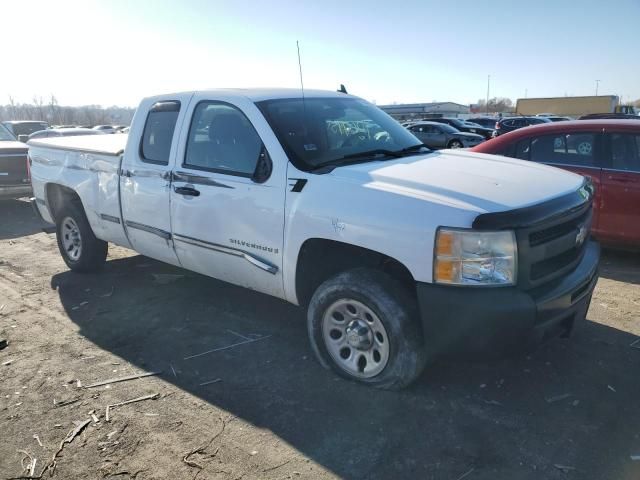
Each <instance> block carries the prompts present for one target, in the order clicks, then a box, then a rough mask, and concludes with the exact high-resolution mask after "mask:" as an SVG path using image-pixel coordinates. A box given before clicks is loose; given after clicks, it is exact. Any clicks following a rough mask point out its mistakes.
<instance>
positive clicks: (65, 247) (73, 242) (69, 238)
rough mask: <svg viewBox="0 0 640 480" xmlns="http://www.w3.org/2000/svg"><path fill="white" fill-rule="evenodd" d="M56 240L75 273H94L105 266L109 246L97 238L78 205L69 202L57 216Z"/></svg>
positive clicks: (63, 257)
mask: <svg viewBox="0 0 640 480" xmlns="http://www.w3.org/2000/svg"><path fill="white" fill-rule="evenodd" d="M56 239H57V240H58V249H59V250H60V254H61V255H62V259H63V260H64V262H65V263H66V264H67V266H68V267H69V268H70V269H71V270H73V271H74V272H82V273H88V272H94V271H96V270H99V269H100V268H102V266H103V265H104V262H105V259H106V258H107V250H108V244H107V242H104V241H102V240H99V239H97V238H96V236H95V235H94V234H93V230H92V229H91V226H90V225H89V221H88V220H87V216H86V215H85V213H84V210H83V208H82V207H81V206H79V205H78V204H77V203H75V202H67V203H66V204H65V205H64V206H63V207H62V208H61V209H60V211H59V212H58V214H57V215H56Z"/></svg>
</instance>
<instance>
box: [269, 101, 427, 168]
mask: <svg viewBox="0 0 640 480" xmlns="http://www.w3.org/2000/svg"><path fill="white" fill-rule="evenodd" d="M257 105H258V107H259V108H260V110H261V111H262V113H263V115H264V116H265V118H266V119H267V121H268V122H269V125H271V128H272V129H273V131H274V132H275V134H276V136H277V137H278V139H279V140H280V143H281V144H282V146H283V147H284V149H285V151H286V152H287V155H288V156H289V158H290V160H291V161H292V163H293V164H294V165H295V166H296V167H297V168H299V169H301V170H306V171H308V170H313V169H315V168H317V167H318V166H320V165H326V164H334V165H340V164H341V163H342V161H343V160H344V163H345V164H346V163H353V159H354V158H360V157H361V158H360V160H361V161H368V160H373V159H374V158H375V159H376V160H379V155H380V154H384V152H388V153H389V156H391V157H393V156H394V155H393V154H395V153H400V152H402V153H404V154H407V153H408V152H418V151H419V150H420V149H419V148H418V147H419V146H420V145H421V142H420V140H418V139H417V138H416V137H414V136H413V134H411V133H410V132H409V131H408V130H406V129H405V128H403V127H402V126H401V125H400V124H399V123H398V122H396V121H395V120H394V119H393V118H391V117H390V116H389V115H387V114H386V113H384V112H383V111H382V110H380V109H379V108H377V107H375V106H374V105H372V104H370V103H368V102H366V101H364V100H361V99H358V98H351V97H346V98H336V97H328V98H307V99H305V100H304V102H303V101H302V99H301V98H293V99H278V100H265V101H262V102H259V103H257ZM412 147H414V148H415V150H414V149H413V148H412ZM368 152H374V153H372V154H371V155H367V153H368ZM376 154H377V155H376ZM395 156H400V155H395Z"/></svg>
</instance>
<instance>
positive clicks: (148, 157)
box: [140, 101, 180, 165]
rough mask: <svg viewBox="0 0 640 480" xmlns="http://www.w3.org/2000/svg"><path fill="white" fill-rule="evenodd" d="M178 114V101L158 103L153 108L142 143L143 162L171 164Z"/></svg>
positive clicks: (150, 111)
mask: <svg viewBox="0 0 640 480" xmlns="http://www.w3.org/2000/svg"><path fill="white" fill-rule="evenodd" d="M178 113H180V102H178V101H169V102H158V103H155V104H154V105H153V106H152V107H151V109H150V110H149V114H148V115H147V121H146V123H145V124H144V131H143V132H142V142H141V143H140V157H141V160H142V161H143V162H146V163H155V164H158V165H168V164H169V154H170V153H171V142H172V141H173V134H174V132H175V129H176V121H177V120H178Z"/></svg>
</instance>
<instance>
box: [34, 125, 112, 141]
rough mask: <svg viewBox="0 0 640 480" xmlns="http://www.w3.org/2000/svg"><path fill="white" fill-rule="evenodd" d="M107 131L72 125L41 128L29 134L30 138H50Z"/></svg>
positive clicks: (99, 133)
mask: <svg viewBox="0 0 640 480" xmlns="http://www.w3.org/2000/svg"><path fill="white" fill-rule="evenodd" d="M104 134H105V132H103V131H101V130H93V129H91V128H75V127H74V128H71V127H59V128H49V129H47V130H40V131H38V132H33V133H32V134H31V135H29V140H33V139H35V138H50V137H73V136H75V135H104Z"/></svg>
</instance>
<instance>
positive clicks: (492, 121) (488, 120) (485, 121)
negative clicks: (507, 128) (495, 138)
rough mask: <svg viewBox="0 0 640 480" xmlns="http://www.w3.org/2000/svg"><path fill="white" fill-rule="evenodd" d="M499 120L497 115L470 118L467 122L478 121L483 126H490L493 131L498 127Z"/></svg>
mask: <svg viewBox="0 0 640 480" xmlns="http://www.w3.org/2000/svg"><path fill="white" fill-rule="evenodd" d="M497 120H499V119H497V118H495V117H473V118H468V119H467V122H471V123H477V124H478V125H480V126H481V127H484V128H488V129H489V130H491V131H493V130H494V129H495V128H496V121H497Z"/></svg>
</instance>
